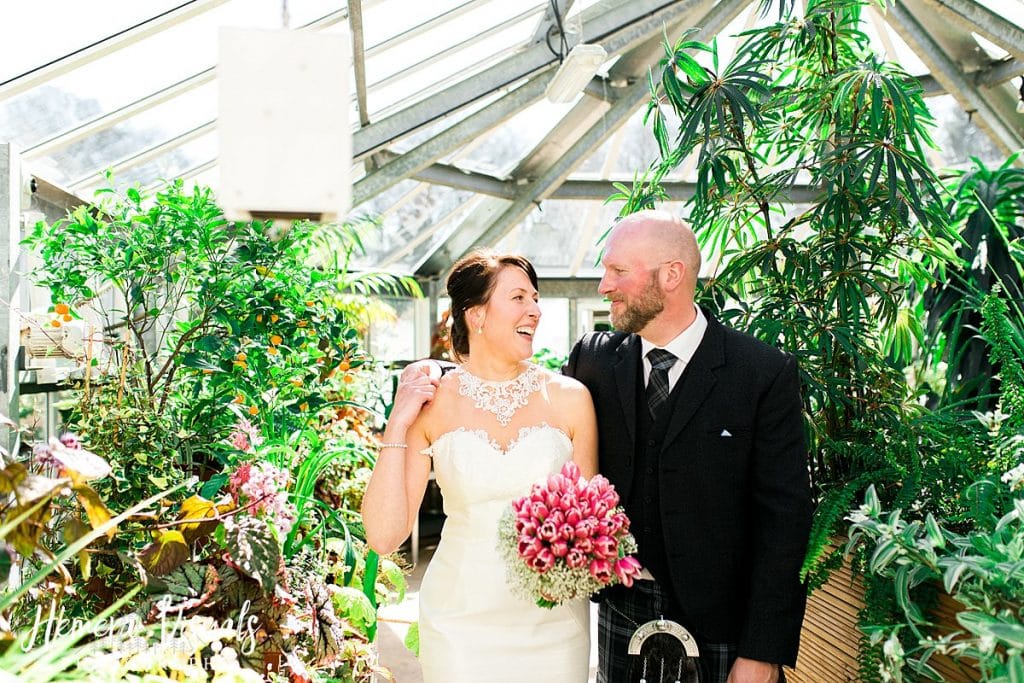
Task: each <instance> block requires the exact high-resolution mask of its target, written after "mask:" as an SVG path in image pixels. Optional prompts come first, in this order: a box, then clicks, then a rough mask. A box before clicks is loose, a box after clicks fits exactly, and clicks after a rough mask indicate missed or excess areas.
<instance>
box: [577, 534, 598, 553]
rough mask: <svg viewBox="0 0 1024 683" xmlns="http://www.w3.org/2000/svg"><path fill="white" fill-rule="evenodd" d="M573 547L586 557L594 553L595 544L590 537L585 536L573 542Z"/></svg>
mask: <svg viewBox="0 0 1024 683" xmlns="http://www.w3.org/2000/svg"><path fill="white" fill-rule="evenodd" d="M572 547H573V548H576V549H577V550H579V551H580V552H581V553H584V554H585V555H589V554H590V553H592V552H594V542H593V541H592V540H590V536H584V537H583V538H577V539H576V540H575V541H573V542H572Z"/></svg>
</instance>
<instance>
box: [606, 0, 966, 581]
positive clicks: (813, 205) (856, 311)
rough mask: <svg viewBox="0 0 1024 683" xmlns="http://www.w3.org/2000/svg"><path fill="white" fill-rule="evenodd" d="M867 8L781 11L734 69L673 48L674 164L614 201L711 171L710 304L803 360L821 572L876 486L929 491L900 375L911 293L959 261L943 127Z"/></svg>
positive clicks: (663, 101)
mask: <svg viewBox="0 0 1024 683" xmlns="http://www.w3.org/2000/svg"><path fill="white" fill-rule="evenodd" d="M866 4H867V3H866V2H864V1H862V0H811V1H810V2H807V3H806V7H805V8H804V11H803V12H802V13H798V12H796V11H795V10H794V8H793V7H792V4H791V3H781V4H780V14H779V19H778V20H777V21H775V22H772V23H769V24H768V25H766V26H764V27H761V28H755V29H751V30H749V31H746V32H745V33H743V34H742V35H741V36H740V38H741V42H740V45H739V47H738V49H737V52H736V56H735V57H734V58H733V59H732V60H731V61H729V63H727V64H720V62H719V50H718V46H717V44H716V43H714V42H712V43H711V44H703V43H700V42H697V41H695V40H692V39H691V38H690V36H689V34H687V35H684V36H683V37H682V38H681V39H680V40H679V41H677V42H676V43H674V44H672V43H669V41H667V40H666V42H665V52H666V56H665V58H664V59H663V60H662V62H661V65H662V68H661V71H660V73H658V74H657V75H656V77H655V75H654V74H652V77H651V79H650V88H651V99H650V103H649V105H648V109H647V113H646V121H647V122H648V124H649V125H650V126H651V128H652V131H653V135H654V137H655V140H656V141H657V143H658V148H659V150H660V156H659V158H658V159H656V160H655V161H653V162H652V163H651V165H650V167H649V168H648V169H646V170H645V171H643V172H641V173H638V174H637V177H636V180H635V181H634V183H633V186H632V187H624V186H623V187H621V188H620V189H621V191H620V192H619V193H618V194H617V195H613V197H612V198H611V199H613V200H621V201H623V206H622V209H621V213H622V214H627V213H630V212H632V211H634V210H636V209H637V208H639V207H643V206H649V205H652V204H654V203H657V202H658V201H660V198H662V197H663V196H664V191H663V190H662V189H661V182H662V181H663V180H664V179H665V178H666V177H667V176H668V175H669V173H671V172H672V171H673V170H674V169H676V168H678V167H679V166H680V164H681V163H682V162H683V161H684V160H686V159H688V158H691V157H695V158H696V165H695V173H696V177H697V181H696V191H695V193H694V196H693V198H692V199H690V200H689V201H688V202H687V213H688V217H689V221H690V223H691V225H692V227H693V229H694V231H695V233H696V234H697V237H698V240H699V242H700V245H701V247H702V250H703V251H704V253H706V254H709V255H712V254H713V255H714V256H715V258H716V261H715V263H714V264H712V266H711V270H712V272H711V274H710V276H709V277H708V278H707V279H706V280H704V281H703V285H702V291H701V292H699V296H700V298H701V300H702V302H703V303H704V304H706V305H707V306H709V307H710V308H711V309H712V310H713V311H715V313H716V315H718V316H719V317H720V318H721V319H722V320H724V321H725V322H727V323H730V324H732V325H733V326H735V327H738V328H740V329H743V330H746V331H748V332H750V333H751V334H753V335H755V336H757V337H759V338H761V339H763V340H765V341H767V342H769V343H771V344H773V345H776V346H778V347H780V348H783V349H785V350H787V351H790V352H792V353H794V354H796V355H797V356H798V359H799V363H800V368H801V373H802V380H803V387H804V405H805V410H806V415H807V433H808V437H809V445H810V453H811V458H812V461H811V465H812V483H813V485H814V487H815V490H816V492H817V494H818V497H819V500H820V505H819V510H818V513H817V515H816V520H815V530H814V535H813V538H812V544H811V549H810V552H809V554H808V560H807V563H806V565H805V571H806V572H812V573H813V572H814V571H815V570H816V569H819V568H822V569H824V568H825V565H823V564H822V562H823V560H824V557H823V555H824V552H825V551H824V549H825V547H826V542H827V539H828V536H829V535H830V534H832V533H834V532H835V531H837V530H838V529H839V527H840V526H841V520H842V517H843V515H844V514H845V511H846V510H847V509H849V507H850V506H851V505H852V503H853V502H854V500H855V499H856V496H858V495H859V492H861V491H863V490H864V489H865V488H866V487H867V485H868V484H870V483H872V482H880V481H890V482H892V486H891V487H890V491H891V493H890V495H899V496H904V497H907V498H909V499H912V498H913V497H914V495H915V493H914V492H915V491H918V490H920V488H921V486H922V484H923V480H922V474H923V473H924V472H925V468H923V467H922V463H921V462H920V461H921V456H920V454H919V452H918V449H917V448H916V446H915V444H916V443H917V441H918V438H917V435H916V434H914V433H910V432H908V429H907V427H906V425H907V424H908V423H913V422H914V420H916V419H917V418H918V416H919V411H918V406H917V405H916V403H914V402H913V401H912V397H911V396H910V395H909V392H908V390H907V386H906V382H905V379H904V377H903V366H905V365H906V364H908V363H909V362H910V360H911V359H912V355H913V351H914V348H915V345H916V344H917V343H919V340H920V339H921V337H922V335H923V329H922V327H921V325H920V323H919V322H918V320H917V318H915V316H914V315H913V314H912V311H911V310H910V308H909V307H908V304H907V296H906V295H907V292H908V290H909V288H910V287H911V286H913V287H916V288H918V291H920V290H921V289H923V288H925V287H926V286H927V284H928V283H929V282H930V281H931V273H932V272H933V271H934V270H935V268H936V265H935V264H937V263H942V262H945V261H946V260H948V259H951V258H953V256H954V253H953V250H952V246H951V239H952V237H951V236H950V235H949V234H948V229H947V227H946V224H945V221H944V219H943V216H942V214H941V212H940V211H938V210H937V208H936V207H937V206H938V203H939V199H940V196H941V194H940V193H941V192H942V186H941V183H940V182H939V180H938V178H937V177H936V176H935V174H934V173H933V172H932V171H931V169H930V168H929V166H928V163H927V160H926V158H925V154H924V150H925V148H926V147H927V146H929V145H931V144H932V143H931V140H930V137H929V132H928V130H929V126H930V125H931V117H930V115H929V114H928V111H927V109H926V107H925V105H924V102H923V99H922V93H921V89H920V87H918V86H917V85H916V84H915V83H914V81H913V79H912V78H910V76H909V75H908V74H907V73H906V72H905V71H904V70H903V69H902V68H901V67H900V66H898V65H896V64H893V63H889V62H883V61H880V60H879V59H878V58H877V57H876V56H875V55H874V54H873V53H872V52H871V49H870V45H869V39H868V37H867V35H866V34H865V33H864V31H863V30H862V17H861V14H862V10H863V7H864V6H865V5H866ZM691 53H696V56H694V55H693V54H691ZM673 118H674V120H675V121H677V122H678V125H677V132H676V133H675V134H674V135H673V134H672V133H671V130H672V129H673V127H674V126H673ZM801 185H802V187H801ZM798 193H799V197H798Z"/></svg>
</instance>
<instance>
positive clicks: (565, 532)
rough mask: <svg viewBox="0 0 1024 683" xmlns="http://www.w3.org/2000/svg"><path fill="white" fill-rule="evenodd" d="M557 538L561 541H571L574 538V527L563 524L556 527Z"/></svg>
mask: <svg viewBox="0 0 1024 683" xmlns="http://www.w3.org/2000/svg"><path fill="white" fill-rule="evenodd" d="M558 537H559V538H560V539H562V540H563V541H571V540H572V539H574V538H576V527H574V526H573V525H572V524H563V525H562V526H560V527H558Z"/></svg>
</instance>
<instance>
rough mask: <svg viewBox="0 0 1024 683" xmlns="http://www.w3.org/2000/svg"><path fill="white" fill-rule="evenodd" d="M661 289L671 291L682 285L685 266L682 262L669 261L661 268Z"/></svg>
mask: <svg viewBox="0 0 1024 683" xmlns="http://www.w3.org/2000/svg"><path fill="white" fill-rule="evenodd" d="M660 276H661V288H662V289H664V290H666V291H671V290H673V289H676V288H677V287H679V286H681V285H682V284H683V281H684V280H685V279H686V264H684V263H683V262H682V261H678V260H677V261H669V262H668V263H665V264H664V265H663V266H662V267H661V273H660Z"/></svg>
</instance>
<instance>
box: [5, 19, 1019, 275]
mask: <svg viewBox="0 0 1024 683" xmlns="http://www.w3.org/2000/svg"><path fill="white" fill-rule="evenodd" d="M758 4H759V3H757V2H751V1H750V0H718V1H717V2H716V1H715V0H675V1H670V0H577V1H575V2H574V1H572V0H543V1H540V0H430V1H429V2H424V1H423V0H361V1H360V0H352V1H351V2H339V1H338V0H301V1H299V0H290V1H285V2H282V1H281V0H192V1H191V2H183V1H182V0H174V1H161V0H150V1H149V2H145V3H140V2H137V1H136V0H106V1H105V2H103V3H82V2H76V1H74V0H40V1H39V2H36V3H7V4H6V5H5V6H4V8H3V9H2V10H0V140H3V141H10V142H12V143H14V145H15V146H16V147H17V148H18V149H19V150H20V153H21V155H22V158H23V161H24V163H25V165H26V168H27V170H28V172H29V173H31V174H32V175H33V176H35V177H36V178H37V179H39V180H40V181H41V182H44V183H45V184H47V185H49V186H54V187H57V188H61V189H63V190H66V191H67V193H69V194H70V195H74V196H77V197H82V198H88V197H89V196H90V194H91V192H92V191H93V190H94V189H96V188H97V187H98V186H100V185H101V184H102V183H103V182H104V179H103V175H102V174H103V172H104V171H105V170H107V169H109V170H111V171H112V172H113V173H114V176H115V178H116V180H117V182H119V183H135V184H139V185H142V186H149V185H152V184H154V183H155V182H158V181H159V180H160V179H163V178H177V177H180V178H184V179H186V180H188V181H195V182H200V183H203V184H208V185H210V186H212V187H214V188H216V187H217V186H218V182H219V180H218V166H217V157H218V136H217V75H216V59H217V57H216V55H217V31H218V29H219V28H220V27H222V26H243V27H254V28H268V29H273V28H282V27H288V28H290V29H294V30H300V31H326V32H336V31H346V32H348V33H349V34H350V35H351V36H352V45H353V54H352V58H353V60H352V63H353V65H354V66H353V74H352V79H351V82H352V83H353V84H356V85H355V87H354V94H353V97H352V101H351V109H350V112H349V115H348V120H349V121H350V122H352V123H353V164H354V170H353V177H354V179H355V182H354V186H353V204H354V209H353V211H354V212H356V213H361V214H371V215H375V216H379V217H380V219H381V221H382V225H383V229H382V231H381V232H380V233H379V234H376V235H375V236H373V238H372V239H371V240H370V241H369V243H368V244H367V247H368V253H367V256H366V258H365V259H364V261H363V263H364V264H365V265H373V266H375V267H386V268H392V269H395V270H399V271H404V272H412V273H417V274H419V275H421V276H424V277H431V276H435V275H437V274H440V273H443V272H444V271H445V269H446V268H447V267H448V266H449V265H450V264H451V263H452V261H453V260H454V259H455V258H458V257H459V256H460V255H461V254H462V253H464V252H465V251H466V250H468V249H469V248H471V247H473V246H475V245H478V244H490V245H499V246H500V247H501V248H507V249H510V250H514V251H519V252H522V253H525V254H526V255H527V256H529V257H530V258H531V259H533V260H534V261H535V262H536V263H537V265H538V267H539V270H540V271H541V273H542V274H543V275H546V276H554V277H565V276H592V275H594V274H595V270H594V264H595V260H596V257H597V248H596V247H595V246H594V245H595V240H596V239H597V237H598V236H600V234H601V233H602V232H603V230H604V228H605V227H607V226H608V224H609V222H610V220H611V218H612V217H613V215H614V214H615V212H616V210H615V207H613V206H608V205H605V204H604V203H603V200H604V198H605V197H607V196H608V195H609V194H610V193H611V192H612V191H613V189H612V182H613V181H616V180H629V179H630V178H632V176H633V173H634V172H635V171H636V170H637V169H640V168H643V167H645V166H646V164H647V163H648V162H649V161H650V160H651V159H652V158H653V157H654V155H655V154H656V151H657V150H656V147H655V144H654V141H653V138H652V136H651V134H650V132H649V131H648V130H646V129H645V128H644V126H643V122H642V112H641V111H640V110H641V107H642V105H643V104H644V103H645V102H646V95H647V90H646V83H645V79H646V74H647V71H648V69H649V68H650V67H651V66H652V65H655V64H656V63H657V60H658V59H659V58H660V57H661V45H660V43H661V40H662V36H663V34H665V33H667V34H668V35H669V36H676V35H679V34H680V33H681V32H682V31H683V30H685V29H686V28H689V27H693V26H697V27H701V28H702V29H703V33H702V34H701V39H703V40H710V39H711V38H712V37H716V36H717V39H718V42H719V46H720V48H721V49H722V50H723V51H724V52H728V51H729V50H731V49H733V47H732V45H731V43H733V42H734V41H733V40H732V38H731V36H734V35H735V34H737V33H739V32H740V31H742V30H744V29H745V28H749V27H751V26H753V25H755V23H756V22H759V21H766V20H770V18H771V16H772V14H771V13H769V14H768V17H769V18H768V19H765V18H764V16H762V15H760V14H759V13H758V11H757V10H758ZM559 26H561V31H560V30H559ZM1022 26H1024V1H1022V0H900V1H899V2H898V3H896V4H890V5H888V6H886V7H884V8H882V7H879V8H877V9H872V10H870V11H869V12H867V13H866V20H865V24H864V27H863V28H864V30H865V31H866V32H867V33H868V35H870V36H871V37H872V39H873V40H874V41H875V43H876V45H877V48H878V51H879V52H880V53H882V54H883V55H884V56H885V58H887V59H890V60H893V61H897V62H899V63H900V64H902V65H903V67H904V68H905V69H906V70H907V71H909V72H910V73H912V74H914V75H916V76H918V77H920V78H921V80H922V83H923V85H924V86H925V89H926V92H927V93H928V94H929V95H931V96H932V97H931V99H930V100H929V106H930V107H931V109H932V111H933V114H934V115H935V117H936V119H937V122H938V125H937V127H936V131H935V136H936V138H937V140H938V142H939V143H940V147H941V149H942V150H943V151H942V152H935V153H934V154H935V158H934V159H933V163H934V164H935V165H936V166H950V165H956V164H960V163H963V161H964V160H965V159H966V158H968V157H969V156H971V155H975V156H979V155H980V156H982V157H983V158H989V159H1002V158H1005V156H1006V154H1007V153H1009V152H1010V151H1013V150H1017V149H1020V148H1022V147H1024V113H1022V111H1024V105H1020V104H1019V103H1020V101H1021V98H1022V97H1024V96H1022V95H1021V94H1020V92H1019V91H1020V89H1021V85H1020V77H1021V75H1022V73H1024V29H1022ZM563 38H564V40H563ZM579 42H586V43H596V44H600V45H602V46H603V47H604V48H605V49H606V50H607V53H608V55H609V59H608V61H607V62H606V63H605V65H604V66H603V67H602V68H601V70H600V71H599V73H598V74H597V76H596V77H595V78H594V79H593V80H592V81H591V83H590V85H589V86H587V88H586V90H585V91H584V93H582V94H581V95H580V96H579V97H578V98H577V99H576V100H575V101H574V102H570V103H568V104H552V103H551V102H548V101H547V100H546V99H545V98H544V91H545V87H546V85H547V83H548V81H550V79H551V77H552V75H553V74H554V72H555V70H556V68H557V66H558V63H559V56H560V53H562V54H564V52H565V50H566V48H568V47H571V46H572V45H575V44H576V43H579ZM965 112H966V113H965ZM691 171H692V164H686V163H684V164H683V165H682V167H681V169H680V171H679V172H678V173H677V175H676V176H675V177H673V178H670V180H671V181H672V182H671V183H669V187H668V189H669V191H670V193H671V195H672V197H673V199H674V200H675V201H682V200H684V199H685V198H686V197H687V196H688V193H690V192H692V180H693V178H691V177H689V174H690V172H691ZM677 208H680V209H681V205H679V207H677Z"/></svg>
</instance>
